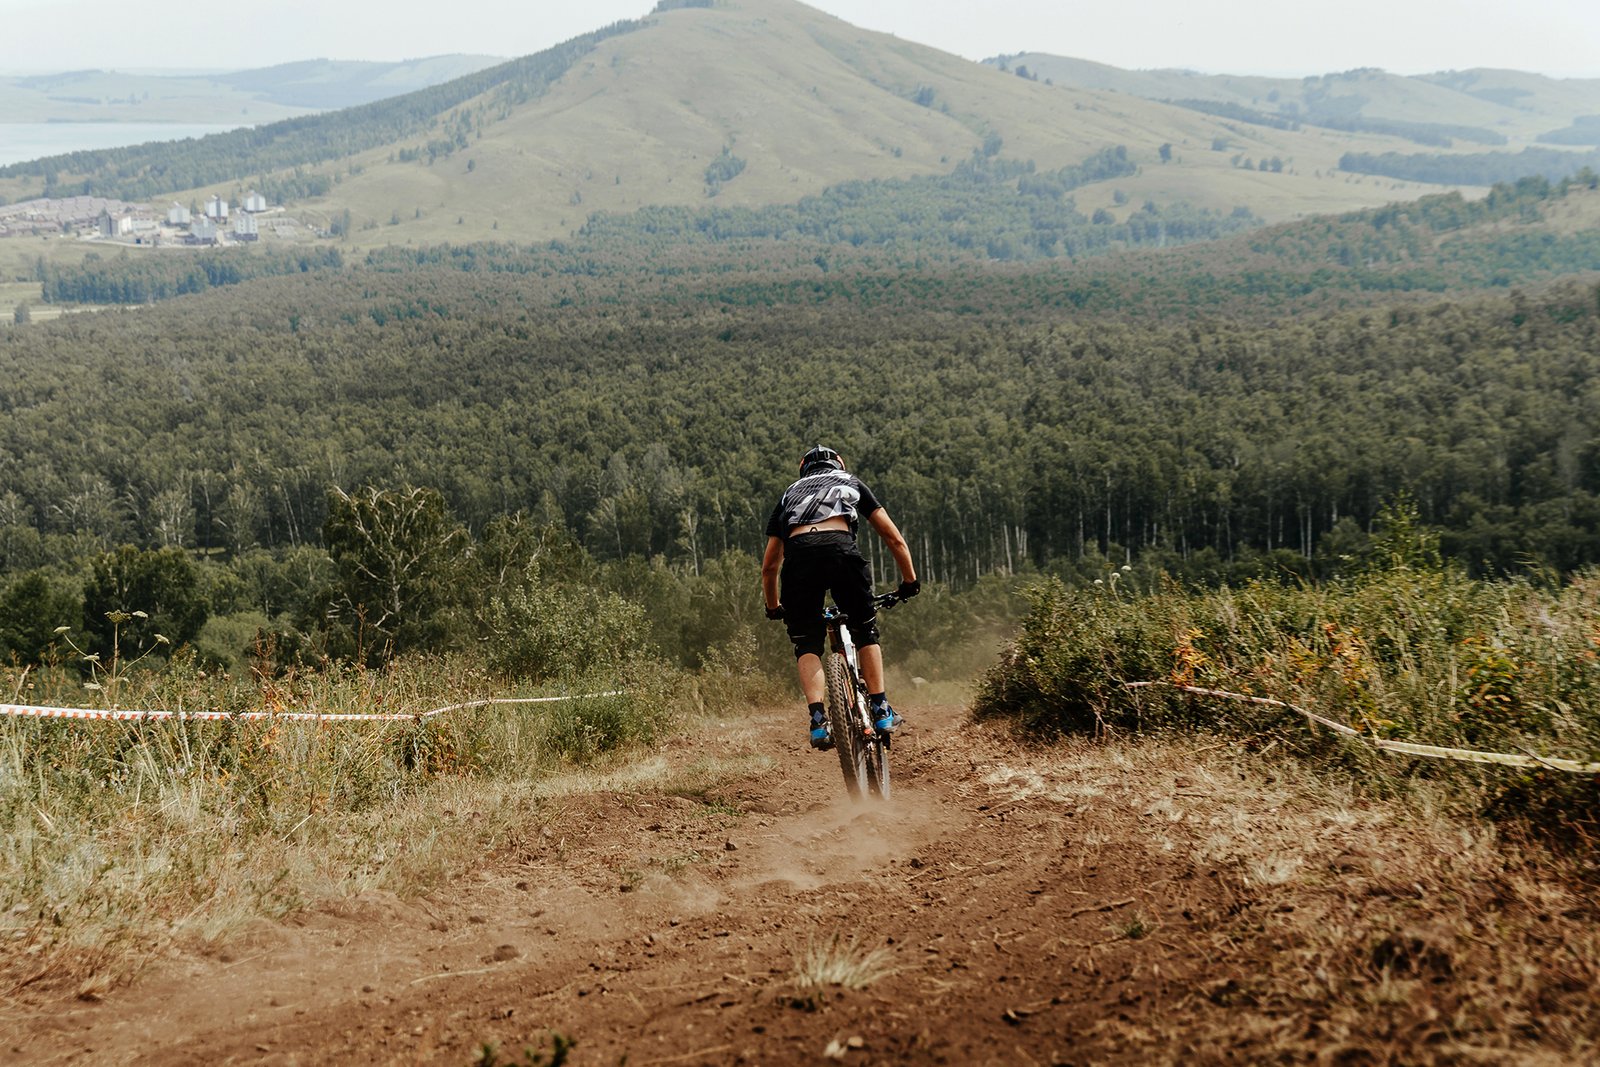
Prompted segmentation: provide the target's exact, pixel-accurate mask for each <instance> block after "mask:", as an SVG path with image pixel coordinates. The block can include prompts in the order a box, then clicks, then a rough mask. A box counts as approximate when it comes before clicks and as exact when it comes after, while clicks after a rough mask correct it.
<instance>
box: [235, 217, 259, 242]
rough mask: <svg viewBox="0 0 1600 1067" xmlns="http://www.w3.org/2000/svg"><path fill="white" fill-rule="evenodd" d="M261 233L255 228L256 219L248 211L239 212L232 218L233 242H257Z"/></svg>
mask: <svg viewBox="0 0 1600 1067" xmlns="http://www.w3.org/2000/svg"><path fill="white" fill-rule="evenodd" d="M260 236H261V231H260V230H259V229H257V228H256V217H255V216H254V215H252V214H250V212H248V211H241V212H239V214H237V215H235V216H234V217H233V239H234V240H235V241H255V240H259V239H260Z"/></svg>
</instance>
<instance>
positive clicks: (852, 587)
mask: <svg viewBox="0 0 1600 1067" xmlns="http://www.w3.org/2000/svg"><path fill="white" fill-rule="evenodd" d="M780 577H781V580H782V584H781V586H780V591H779V597H778V599H779V603H781V604H782V605H783V617H784V620H785V622H786V623H787V625H788V629H789V640H790V641H793V642H794V654H795V655H796V656H803V655H805V654H806V653H807V652H810V653H813V654H815V655H818V656H820V655H822V642H823V637H824V635H825V634H826V632H827V627H826V626H824V625H823V622H822V607H823V603H824V598H825V597H826V595H827V594H828V593H832V594H833V602H834V603H835V604H837V605H839V610H840V611H843V612H844V613H845V614H846V615H848V616H850V633H851V635H852V636H853V637H854V638H855V643H856V647H858V648H865V647H866V646H867V645H875V644H877V643H878V627H877V619H878V609H877V608H876V607H874V606H873V603H872V566H871V565H870V564H869V563H867V561H866V559H865V558H863V557H862V555H861V550H860V549H859V548H857V547H856V539H855V537H854V536H852V535H851V534H848V533H846V532H844V531H843V530H825V531H823V532H822V533H814V534H800V535H799V536H797V537H791V538H790V539H789V543H788V544H787V545H785V546H784V550H783V571H782V574H781V575H780Z"/></svg>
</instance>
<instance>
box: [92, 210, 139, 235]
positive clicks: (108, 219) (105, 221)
mask: <svg viewBox="0 0 1600 1067" xmlns="http://www.w3.org/2000/svg"><path fill="white" fill-rule="evenodd" d="M132 232H133V216H132V215H130V214H128V213H127V212H124V211H115V212H114V211H112V210H110V209H109V208H108V209H106V210H105V211H102V212H100V236H101V237H123V236H126V235H127V234H130V233H132Z"/></svg>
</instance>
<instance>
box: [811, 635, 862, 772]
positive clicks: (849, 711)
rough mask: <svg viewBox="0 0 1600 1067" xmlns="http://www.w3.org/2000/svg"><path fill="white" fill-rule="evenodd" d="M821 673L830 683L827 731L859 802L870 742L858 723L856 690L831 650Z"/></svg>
mask: <svg viewBox="0 0 1600 1067" xmlns="http://www.w3.org/2000/svg"><path fill="white" fill-rule="evenodd" d="M822 673H823V675H824V677H825V679H826V681H827V684H828V702H827V703H828V728H829V729H830V730H832V731H833V747H834V749H835V751H837V752H838V753H839V769H840V771H841V772H843V774H844V788H845V791H846V792H848V793H849V794H850V799H852V800H860V799H861V793H862V791H863V789H865V788H866V787H867V784H868V783H867V766H868V756H867V742H866V739H865V738H863V737H862V736H861V724H860V723H858V722H857V721H856V700H857V696H856V691H855V686H853V685H851V684H850V671H849V668H848V667H847V666H846V665H845V661H844V657H843V656H842V655H839V654H838V653H836V652H832V651H830V652H829V653H828V654H827V655H825V656H823V657H822Z"/></svg>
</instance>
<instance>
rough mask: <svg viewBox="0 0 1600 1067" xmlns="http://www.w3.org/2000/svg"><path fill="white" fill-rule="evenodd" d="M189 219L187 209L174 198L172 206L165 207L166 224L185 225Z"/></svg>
mask: <svg viewBox="0 0 1600 1067" xmlns="http://www.w3.org/2000/svg"><path fill="white" fill-rule="evenodd" d="M189 221H190V220H189V209H188V208H186V207H184V206H183V205H182V204H180V203H178V202H177V201H176V200H174V201H173V202H172V206H171V207H169V208H167V225H168V226H187V225H189Z"/></svg>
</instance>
